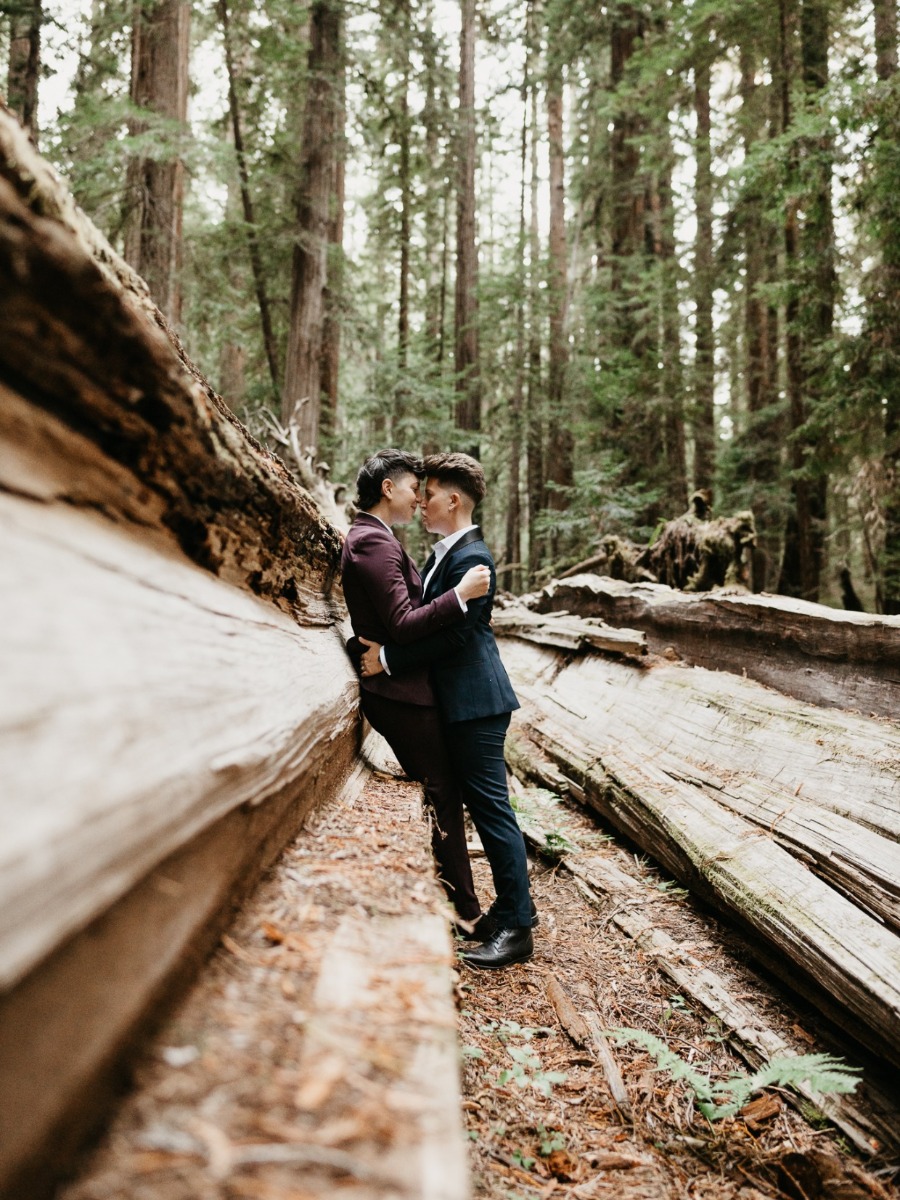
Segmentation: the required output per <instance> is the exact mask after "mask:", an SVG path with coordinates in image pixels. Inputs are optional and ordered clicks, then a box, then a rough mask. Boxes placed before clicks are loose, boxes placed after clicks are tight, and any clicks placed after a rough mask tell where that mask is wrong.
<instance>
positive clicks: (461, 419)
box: [454, 0, 481, 456]
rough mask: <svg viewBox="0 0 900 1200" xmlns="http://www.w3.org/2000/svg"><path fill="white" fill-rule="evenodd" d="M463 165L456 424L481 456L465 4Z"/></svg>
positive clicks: (467, 4)
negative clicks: (479, 443)
mask: <svg viewBox="0 0 900 1200" xmlns="http://www.w3.org/2000/svg"><path fill="white" fill-rule="evenodd" d="M460 11H461V15H462V24H461V28H460V37H459V160H458V172H459V174H458V185H457V195H456V308H455V315H454V331H455V340H456V391H457V402H456V424H457V426H458V428H459V429H460V430H462V431H464V433H465V435H466V441H467V445H466V449H467V450H468V451H469V452H470V453H472V454H475V455H476V456H477V454H478V436H477V435H478V432H479V430H480V429H481V380H480V376H479V365H478V251H477V248H476V244H475V226H476V216H475V160H476V152H477V144H476V138H475V0H460Z"/></svg>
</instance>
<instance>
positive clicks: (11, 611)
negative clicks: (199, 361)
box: [0, 112, 357, 1196]
mask: <svg viewBox="0 0 900 1200" xmlns="http://www.w3.org/2000/svg"><path fill="white" fill-rule="evenodd" d="M0 508H2V518H0V541H2V549H0V554H2V557H3V561H4V563H5V564H7V566H8V567H9V569H10V570H12V571H13V573H14V575H15V577H16V578H17V579H18V580H19V581H20V583H21V586H20V587H18V588H14V589H5V590H4V593H3V595H2V597H0V609H2V612H0V642H2V646H0V657H2V659H3V661H4V664H5V667H4V670H5V672H6V674H5V677H4V681H5V683H6V684H7V685H8V686H7V688H6V689H5V690H4V701H3V705H4V711H3V721H2V723H3V727H4V729H5V730H6V731H7V736H5V737H4V739H3V745H2V748H0V760H2V761H0V774H2V777H3V779H4V785H5V786H4V790H3V794H2V796H0V808H3V809H5V810H6V809H8V811H4V812H3V813H2V818H3V820H2V823H3V827H4V830H5V838H4V844H3V847H2V849H0V859H2V861H0V990H2V992H3V995H2V1000H0V1008H2V1011H0V1074H2V1076H3V1079H4V1081H5V1082H6V1084H7V1085H8V1086H5V1087H4V1089H3V1094H2V1096H0V1125H2V1128H3V1130H4V1135H3V1139H2V1145H0V1191H2V1192H3V1194H4V1195H5V1196H6V1195H9V1196H14V1195H16V1196H18V1195H22V1196H36V1195H38V1194H39V1192H38V1190H37V1188H38V1185H37V1183H36V1182H35V1181H36V1180H38V1179H40V1180H41V1186H43V1180H44V1177H45V1174H46V1172H47V1171H48V1170H50V1169H51V1166H52V1167H54V1168H55V1169H57V1170H63V1169H65V1166H66V1160H65V1153H67V1152H68V1150H67V1149H66V1148H67V1147H69V1146H72V1145H74V1143H75V1141H76V1139H77V1137H78V1136H83V1134H84V1132H85V1130H84V1124H85V1123H86V1122H96V1119H97V1097H98V1096H99V1095H101V1094H102V1095H104V1096H106V1095H107V1094H108V1093H107V1088H108V1085H109V1083H110V1080H111V1078H112V1077H113V1076H114V1075H115V1073H116V1071H117V1070H121V1057H122V1047H123V1046H126V1045H129V1044H132V1042H133V1039H134V1036H135V1030H136V1028H137V1027H138V1026H139V1025H140V1023H141V1022H142V1021H144V1020H146V1019H148V1018H149V1017H152V1016H158V1015H159V1014H158V1010H159V1005H160V1003H161V1000H162V998H163V997H165V996H167V995H168V994H169V993H170V992H171V989H172V988H173V987H174V986H175V985H176V982H177V981H178V980H182V981H186V979H187V978H188V977H189V976H190V973H191V969H192V966H193V969H196V965H197V964H198V962H199V961H200V959H199V958H198V949H204V948H209V947H210V945H211V944H212V940H213V939H214V937H215V932H216V930H217V929H218V928H219V927H220V926H219V924H218V923H219V922H220V921H221V920H222V918H223V915H228V914H229V913H230V912H231V911H232V908H231V905H232V902H233V900H234V898H235V896H236V895H238V894H241V893H242V891H243V890H246V889H247V888H249V887H250V886H251V885H252V883H253V882H254V881H255V880H256V879H257V878H258V877H259V873H260V871H261V870H262V869H263V868H264V867H265V866H266V865H267V864H268V863H269V862H270V861H271V860H272V858H273V857H274V856H275V855H276V854H277V853H278V851H279V850H280V849H281V847H282V846H283V845H284V843H285V841H286V840H287V839H288V838H289V837H290V836H291V835H292V834H293V832H294V831H295V830H296V829H297V828H298V826H299V824H300V823H301V821H302V820H303V818H304V816H305V815H306V814H307V813H308V812H309V810H310V808H311V807H312V805H313V803H315V802H317V801H318V800H320V799H322V798H323V797H324V795H325V794H326V793H330V792H331V791H332V789H334V788H337V787H340V785H341V783H342V782H343V780H344V779H345V778H346V777H347V775H348V773H349V772H350V770H351V767H352V764H353V760H354V758H355V754H356V750H357V721H356V713H355V707H356V706H355V697H356V681H355V679H354V677H353V673H352V671H351V670H350V669H349V667H348V664H347V662H346V659H345V656H344V652H343V648H342V645H341V641H340V638H339V637H337V636H336V634H335V632H334V624H335V622H336V621H338V620H340V618H341V616H342V615H343V614H342V608H341V605H340V603H339V602H338V601H337V600H336V598H333V597H332V595H331V590H332V584H333V581H334V578H335V574H336V571H337V568H338V563H339V557H340V538H339V535H338V533H337V531H336V530H335V529H334V528H333V527H332V526H330V525H328V524H327V522H325V521H323V520H322V519H321V516H320V514H319V512H318V510H317V509H316V507H315V505H314V504H313V503H312V501H311V500H310V498H309V496H308V494H307V493H306V492H304V491H303V490H302V489H301V488H299V487H297V485H296V484H295V483H294V482H293V480H292V479H291V478H290V476H289V474H288V472H287V471H286V470H285V468H284V467H283V466H282V465H281V464H280V463H279V461H278V460H277V459H275V458H274V457H273V456H272V455H270V454H268V453H267V452H266V451H265V450H263V449H262V448H261V447H260V446H259V445H258V444H257V443H256V442H255V441H254V440H253V439H252V438H250V437H249V435H248V434H247V433H246V431H245V430H244V429H243V427H242V426H241V425H240V424H239V423H238V421H237V420H236V419H235V417H234V416H233V414H232V413H231V412H230V411H229V410H228V409H227V407H226V406H225V404H224V403H223V402H222V401H221V399H220V398H219V397H218V396H217V395H216V394H215V393H214V392H213V391H212V389H211V388H210V387H209V385H208V384H207V383H206V382H205V380H203V378H202V377H201V376H200V375H199V373H198V372H197V371H196V369H195V368H194V367H193V366H192V364H191V363H190V362H189V361H188V360H187V358H186V357H185V355H184V353H183V351H182V349H181V347H180V345H179V344H178V342H177V339H175V338H174V336H173V335H170V333H169V332H168V329H167V324H166V318H165V316H164V315H163V314H162V313H161V312H160V311H159V310H158V308H157V307H156V306H155V305H154V304H153V302H152V300H151V298H150V295H149V293H148V290H147V287H146V285H145V284H144V282H143V281H142V280H141V279H140V278H139V277H138V276H137V275H135V274H134V272H133V271H132V270H131V269H130V268H129V267H128V266H127V264H125V263H124V262H123V261H122V260H121V259H119V258H118V257H117V255H116V254H115V252H114V251H113V250H112V248H111V247H110V246H109V245H108V243H106V242H105V240H104V239H103V238H102V237H101V235H100V234H98V232H97V231H96V229H94V228H93V227H92V226H91V225H90V224H89V222H88V221H87V220H86V218H85V217H84V215H83V214H82V213H81V211H80V210H79V209H78V208H77V206H76V205H75V204H74V202H73V201H72V199H71V197H70V196H69V195H68V194H67V193H65V192H64V190H63V189H62V187H61V185H60V184H59V182H58V179H57V177H56V175H55V173H54V172H53V171H52V170H51V169H50V168H49V167H48V166H47V165H46V164H45V163H43V162H42V161H41V160H40V159H39V158H37V156H36V155H35V154H34V153H33V151H32V150H31V148H30V146H29V144H28V142H27V138H26V135H25V134H24V132H23V131H22V130H21V129H20V128H19V127H18V125H16V123H15V122H14V121H13V119H12V118H11V117H9V116H4V115H3V114H2V112H0ZM61 598H62V601H61ZM48 613H53V614H54V617H53V620H51V621H48V620H47V619H46V614H48ZM298 681H300V682H299V683H298ZM323 789H324V790H323ZM10 806H12V807H10ZM60 995H65V996H66V1004H64V1005H61V1004H60V1003H59V997H60ZM88 1033H89V1035H88ZM23 1097H27V1100H26V1099H23ZM48 1146H49V1148H48Z"/></svg>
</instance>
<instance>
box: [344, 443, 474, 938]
mask: <svg viewBox="0 0 900 1200" xmlns="http://www.w3.org/2000/svg"><path fill="white" fill-rule="evenodd" d="M422 473H423V472H422V464H421V461H420V460H419V459H416V458H413V457H412V456H411V455H409V454H405V453H403V452H402V451H400V450H380V451H379V452H378V453H377V454H374V455H372V456H371V457H370V458H368V459H367V460H366V462H365V463H364V464H363V466H362V468H361V469H360V472H359V475H358V476H357V480H356V487H357V493H358V494H357V499H356V505H357V508H359V509H360V510H361V511H360V513H359V515H358V516H357V518H356V520H355V521H354V522H353V524H352V526H351V527H350V530H349V532H348V533H347V537H346V539H345V541H344V547H343V551H342V555H341V576H342V583H343V589H344V598H345V600H346V602H347V608H348V610H349V612H350V621H351V624H352V625H353V631H354V634H355V635H356V636H357V637H366V638H370V639H373V640H376V641H379V642H388V641H390V642H392V643H396V644H397V645H404V644H406V643H408V642H409V641H410V640H411V639H413V638H417V637H422V636H425V635H429V634H434V633H436V632H439V631H440V630H442V629H449V628H452V627H453V626H454V625H461V624H462V623H463V621H464V620H465V618H466V609H467V606H468V604H470V603H471V602H472V601H474V600H476V599H477V598H478V597H481V596H484V595H486V594H487V591H488V588H489V586H490V572H489V571H488V569H487V567H486V566H484V565H482V564H473V566H472V569H471V570H468V571H466V572H465V574H464V575H462V576H460V578H459V579H458V580H456V581H455V586H452V587H451V588H450V589H449V590H444V591H443V592H442V594H441V595H440V596H435V597H434V598H433V599H432V601H431V602H430V603H429V604H423V601H422V583H421V580H420V578H419V573H418V571H417V570H416V567H415V564H414V563H413V561H412V559H411V558H410V557H409V555H408V554H407V553H406V551H405V550H404V548H403V547H402V546H401V545H400V543H399V542H398V540H397V538H396V537H395V536H394V534H393V532H392V531H391V526H392V525H405V524H407V523H408V522H409V521H411V520H412V518H413V517H414V516H415V513H416V510H417V509H418V507H419V487H420V477H421V476H422ZM351 657H352V654H351ZM360 707H361V708H362V711H363V713H364V715H365V717H366V719H367V720H368V722H369V724H370V725H371V726H372V727H373V728H374V729H376V730H377V731H378V732H379V733H380V734H381V735H382V736H383V737H384V738H385V740H386V741H387V742H388V744H389V745H390V746H391V749H392V750H393V751H394V753H395V754H396V756H397V759H398V761H399V763H400V765H401V767H402V768H403V770H404V771H405V772H406V774H407V775H408V776H409V777H410V778H411V779H415V780H418V781H419V782H421V783H422V784H423V786H424V791H425V798H426V801H427V803H428V804H429V806H430V808H431V812H432V843H431V844H432V850H433V853H434V857H435V859H436V861H437V864H438V872H439V876H440V879H441V882H442V884H443V885H444V888H445V890H446V892H447V895H448V896H449V898H450V900H451V902H452V903H453V905H454V907H455V908H456V912H457V914H458V916H459V918H460V919H461V921H462V922H465V924H464V925H461V926H460V928H461V929H462V930H463V931H464V932H468V933H470V934H471V933H472V931H473V930H476V929H477V928H478V922H479V918H481V917H482V913H481V906H480V904H479V902H478V897H477V896H476V893H475V884H474V882H473V880H472V868H471V865H470V863H469V852H468V849H467V847H466V834H465V823H464V815H463V805H462V795H461V791H460V787H459V784H458V782H457V779H456V775H455V772H454V771H453V769H452V767H451V763H450V760H449V756H448V753H447V748H446V744H445V739H444V731H443V727H442V723H441V719H440V714H439V712H438V708H437V703H436V700H435V695H434V690H433V688H432V685H431V680H430V678H429V672H428V667H427V666H425V665H422V666H419V667H417V668H412V669H411V670H409V671H406V672H404V674H403V675H397V676H396V677H394V676H390V675H387V674H380V675H378V676H377V677H367V678H364V679H362V680H361V685H360ZM467 927H468V928H467Z"/></svg>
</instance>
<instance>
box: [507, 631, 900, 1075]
mask: <svg viewBox="0 0 900 1200" xmlns="http://www.w3.org/2000/svg"><path fill="white" fill-rule="evenodd" d="M503 657H504V661H505V662H506V665H507V668H508V669H509V671H510V674H511V677H512V679H513V683H514V685H515V687H516V691H517V693H518V695H519V697H520V699H521V700H522V701H523V708H522V710H521V711H520V712H519V713H517V714H516V715H515V718H514V734H513V740H514V739H515V730H519V731H521V732H522V733H524V734H526V735H527V737H528V738H530V739H532V740H533V742H534V743H535V744H536V745H538V746H539V747H540V749H541V750H542V751H543V752H544V753H545V754H546V755H547V756H548V757H549V758H550V759H551V760H552V761H553V763H554V764H555V765H556V767H557V768H558V770H559V772H560V775H561V776H562V777H563V780H566V779H567V780H570V781H571V782H572V784H573V787H572V794H573V795H574V796H576V797H579V798H583V800H584V802H586V803H587V804H589V805H590V806H591V807H593V808H595V809H596V810H597V811H599V812H600V813H601V814H602V815H603V816H604V818H606V819H607V820H608V821H609V822H610V823H611V824H613V825H614V826H615V827H616V828H617V829H619V830H620V831H621V832H623V833H625V834H626V835H627V836H628V837H629V838H630V839H631V840H632V841H634V842H635V843H636V844H637V845H638V846H640V847H641V848H642V849H643V850H645V851H646V852H648V853H650V854H651V855H652V856H653V857H654V858H655V859H656V860H657V861H659V862H660V863H662V864H663V865H664V866H665V867H666V868H667V870H669V871H670V872H671V873H672V874H673V875H675V876H676V878H678V879H680V880H681V881H682V882H683V883H685V884H686V886H688V887H690V888H691V889H692V890H694V891H696V892H697V893H698V894H699V895H701V896H702V897H704V898H705V899H707V900H708V901H710V902H711V903H713V904H714V905H716V906H717V907H718V908H719V909H720V910H722V911H724V912H725V913H726V914H727V915H729V916H730V917H732V918H733V919H735V920H737V921H738V922H739V923H740V924H741V925H742V926H743V927H744V928H746V929H747V930H749V931H750V933H751V934H752V936H753V942H754V946H755V948H756V951H757V953H758V955H759V957H760V958H761V960H763V961H764V962H765V964H766V965H767V966H769V967H770V968H771V969H772V970H774V971H775V972H776V973H777V974H779V975H780V976H781V977H782V978H784V979H785V980H786V982H788V983H789V984H790V985H791V986H792V987H794V988H796V989H797V990H800V991H802V992H803V993H804V994H806V995H808V996H809V997H810V998H811V999H813V1000H814V1002H815V1003H817V1004H818V1005H819V1006H820V1007H821V1008H822V1009H823V1011H825V1012H826V1013H827V1014H828V1015H829V1016H830V1017H832V1019H834V1020H836V1021H837V1022H838V1023H840V1024H841V1025H842V1026H843V1027H844V1029H845V1030H846V1031H847V1033H848V1034H849V1035H850V1036H851V1037H853V1038H856V1039H857V1040H859V1041H861V1042H863V1043H865V1044H867V1045H868V1046H870V1047H871V1048H872V1049H874V1050H875V1051H876V1053H878V1054H881V1055H883V1056H884V1057H885V1058H886V1059H887V1060H888V1061H891V1062H893V1063H895V1064H897V1065H900V1046H898V1044H897V1039H896V1029H897V1023H898V1020H900V938H898V937H897V934H896V932H895V931H894V930H893V929H891V928H889V927H887V926H886V925H885V924H882V923H881V921H879V920H878V919H877V917H876V916H874V915H872V913H871V912H870V911H861V909H860V908H859V907H858V906H857V905H856V904H855V903H854V902H853V898H852V897H853V893H854V890H859V888H860V886H861V884H860V879H861V877H862V873H863V871H865V872H867V873H868V874H869V877H870V878H871V879H873V880H875V881H877V884H878V887H879V889H880V892H881V896H882V897H883V898H884V900H885V903H886V905H887V910H888V911H889V912H893V913H895V912H896V908H895V907H893V906H895V903H896V898H897V896H898V894H900V863H898V861H897V855H896V841H897V838H898V834H900V813H898V811H897V807H896V795H897V784H898V767H897V764H898V762H900V729H898V728H897V726H896V725H893V724H891V723H889V722H886V721H874V720H867V719H865V718H862V717H859V716H854V715H852V714H846V713H838V712H836V711H835V710H821V709H815V708H812V707H810V706H807V705H799V704H797V703H792V702H790V701H788V700H786V699H785V698H784V697H781V696H779V695H778V694H777V693H773V692H770V691H767V690H766V689H763V688H761V687H759V685H757V684H754V683H753V682H751V681H749V680H738V679H736V678H734V677H732V676H727V675H722V674H719V673H713V672H708V671H705V670H703V669H701V668H697V667H694V668H688V667H684V666H681V665H672V664H661V665H657V666H654V667H653V668H652V669H649V670H648V669H646V668H642V667H637V666H634V665H631V664H630V663H627V662H623V661H617V662H612V661H607V660H605V659H604V658H602V657H600V656H599V655H594V654H591V655H588V656H583V657H578V658H573V659H570V660H569V661H568V662H566V661H564V660H563V658H562V656H561V655H560V654H558V653H554V652H553V651H551V650H542V649H539V648H538V647H535V646H533V645H529V644H527V643H524V642H521V641H518V640H514V639H505V640H504V643H503ZM551 680H552V690H551V688H550V686H549V683H550V681H551ZM723 748H724V749H725V750H726V753H727V759H728V761H727V765H726V766H724V767H723V766H722V765H721V763H722V758H723ZM513 754H514V755H518V757H519V759H520V760H521V759H524V760H526V761H527V759H528V749H527V744H526V743H522V742H520V745H519V746H518V748H517V750H514V751H513ZM723 792H727V793H728V794H729V795H731V796H733V797H736V798H738V801H739V805H740V807H741V809H742V810H743V811H744V812H746V811H749V808H750V807H751V806H752V805H754V804H756V805H759V803H760V800H761V798H762V799H765V800H766V802H767V803H769V802H771V803H772V804H774V806H775V809H776V811H777V812H781V810H782V809H784V810H786V811H789V810H790V808H791V804H792V802H793V801H794V800H795V799H796V796H797V794H799V793H800V792H802V794H803V797H804V804H806V803H810V804H813V805H816V806H819V807H821V809H822V810H824V811H825V812H826V813H830V814H836V815H839V816H841V817H842V818H843V819H844V821H843V822H842V823H841V826H840V838H839V839H838V840H839V841H840V843H841V844H840V845H839V844H837V841H835V842H834V843H833V846H832V851H833V852H832V854H831V855H830V856H827V857H828V859H829V861H828V869H827V872H826V871H825V870H822V868H821V863H820V864H819V870H820V871H821V874H819V873H817V862H816V859H815V856H814V855H811V854H810V855H807V854H806V853H805V852H803V858H802V859H801V858H800V857H798V856H795V854H794V853H792V852H791V851H792V850H796V851H797V853H798V854H799V853H800V851H799V850H798V848H797V847H796V845H792V844H791V845H789V844H788V842H786V843H785V844H779V842H778V840H777V837H776V829H777V824H776V823H775V822H773V821H772V820H771V819H770V818H767V816H766V813H768V812H770V811H771V809H768V808H762V809H760V812H759V814H758V819H757V820H755V821H753V822H752V823H751V822H750V821H748V820H747V819H746V817H745V816H744V815H741V813H739V812H738V811H735V809H736V808H737V807H738V804H737V803H735V804H734V805H732V806H729V805H728V804H726V803H723V800H722V794H723ZM769 825H771V826H772V828H771V829H770V828H769ZM816 836H823V837H824V836H826V834H825V832H823V831H817V832H816ZM873 839H874V840H873ZM789 841H790V839H789ZM873 848H876V849H877V854H876V853H874V852H873ZM808 858H809V859H811V861H807V859H808ZM826 875H827V878H826V877H824V876H826ZM831 880H835V881H840V882H841V886H842V888H843V889H844V891H845V893H846V894H843V893H842V892H838V891H837V890H836V889H835V888H834V887H833V886H832V884H831ZM869 907H872V906H870V905H867V908H869Z"/></svg>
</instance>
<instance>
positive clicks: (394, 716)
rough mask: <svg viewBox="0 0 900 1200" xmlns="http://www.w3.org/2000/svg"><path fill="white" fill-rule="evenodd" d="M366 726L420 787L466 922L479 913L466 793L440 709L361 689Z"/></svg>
mask: <svg viewBox="0 0 900 1200" xmlns="http://www.w3.org/2000/svg"><path fill="white" fill-rule="evenodd" d="M360 704H361V707H362V710H363V713H364V714H365V717H366V720H367V721H368V722H369V724H370V725H371V726H372V728H373V729H375V730H377V731H378V733H380V734H381V736H382V737H383V738H384V740H385V741H386V742H387V743H388V745H389V746H390V748H391V749H392V750H393V752H394V754H396V756H397V761H398V762H399V763H400V766H401V767H402V768H403V770H404V771H405V773H406V774H407V775H408V776H409V777H410V779H415V780H416V781H417V782H419V783H421V784H422V786H423V788H424V789H425V800H426V802H427V804H428V805H429V807H430V809H431V813H432V831H431V849H432V852H433V854H434V857H435V859H436V861H437V864H438V871H439V876H440V880H441V883H442V884H443V887H444V890H445V891H446V893H447V895H448V897H449V898H450V901H451V903H452V904H453V907H454V908H455V909H456V911H457V913H458V915H459V916H460V917H462V919H463V920H464V921H474V920H476V918H477V917H478V916H479V914H480V912H481V906H480V904H479V903H478V897H477V896H476V895H475V884H474V882H473V880H472V866H471V864H470V862H469V852H468V850H467V849H466V830H465V823H464V819H463V803H462V793H461V791H460V788H459V785H458V783H457V782H456V779H455V777H454V774H453V770H452V768H451V765H450V758H449V755H448V753H447V745H446V742H445V740H444V733H443V730H442V729H441V722H440V717H439V714H438V710H437V708H436V707H430V706H429V707H426V706H424V705H420V704H405V703H403V702H402V701H400V700H390V699H388V698H387V697H385V696H377V695H375V694H374V693H373V692H368V691H366V689H365V688H361V689H360Z"/></svg>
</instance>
